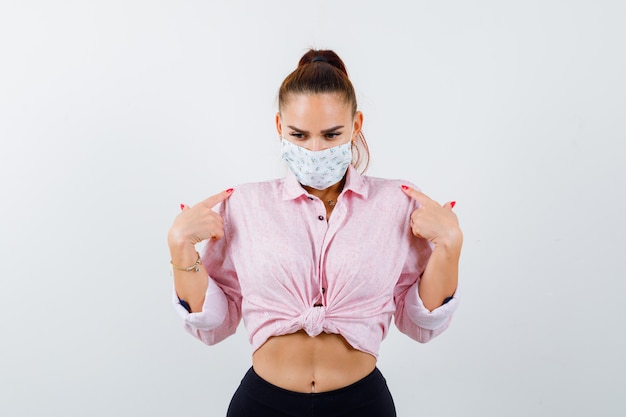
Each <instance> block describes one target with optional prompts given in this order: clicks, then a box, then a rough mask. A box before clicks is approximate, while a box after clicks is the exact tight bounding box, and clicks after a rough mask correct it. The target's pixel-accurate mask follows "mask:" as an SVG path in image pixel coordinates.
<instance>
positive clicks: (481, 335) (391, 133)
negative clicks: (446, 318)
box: [0, 0, 626, 416]
mask: <svg viewBox="0 0 626 417" xmlns="http://www.w3.org/2000/svg"><path fill="white" fill-rule="evenodd" d="M625 21H626V3H624V2H623V1H618V0H616V1H606V0H605V1H598V0H596V1H565V0H563V1H556V0H541V1H539V0H535V1H524V2H506V1H497V0H492V1H488V0H478V1H471V2H470V1H460V0H455V1H440V2H409V1H407V2H393V1H386V2H376V3H374V2H366V1H362V0H361V1H336V2H331V1H307V2H300V1H247V2H242V1H228V2H226V1H208V0H204V1H173V0H168V1H166V0H163V1H148V0H145V1H126V0H125V1H121V0H114V1H84V2H81V1H56V2H46V1H10V0H1V1H0V140H1V142H0V143H1V145H0V178H1V193H2V194H1V196H2V202H1V205H0V207H1V209H0V210H1V213H0V228H1V229H0V257H1V261H0V296H1V297H2V301H1V303H0V309H1V312H0V325H1V329H0V332H1V333H0V338H1V339H0V340H1V342H0V349H1V352H0V415H3V416H44V415H46V416H48V415H64V416H172V415H180V416H191V415H194V416H222V415H224V413H225V410H226V407H227V404H228V401H229V400H230V396H231V395H232V393H233V391H234V390H235V388H236V386H237V385H238V383H239V380H240V378H241V377H242V375H243V373H244V372H245V370H246V369H247V368H248V367H249V366H250V354H251V351H250V347H249V345H248V343H247V339H246V335H245V329H244V328H243V327H240V329H239V331H238V333H237V334H236V335H235V336H233V337H231V338H229V339H228V340H226V341H224V342H223V343H221V344H219V345H217V346H214V347H206V346H204V345H202V344H201V343H200V342H198V341H196V340H195V339H193V338H192V337H191V336H188V335H187V334H186V333H184V331H183V330H182V328H181V326H180V323H179V321H178V318H177V316H176V315H175V313H174V310H173V308H172V306H171V304H170V296H171V278H170V277H169V274H168V262H169V255H168V250H167V245H166V233H167V230H168V228H169V226H170V224H171V222H172V220H173V217H174V216H175V215H176V214H177V213H178V210H179V204H180V203H181V202H185V203H187V204H193V203H195V202H197V201H199V200H200V199H203V198H205V197H208V196H210V195H212V194H215V193H216V192H218V191H220V190H222V189H224V188H227V187H231V186H236V185H237V184H240V183H242V182H249V181H260V180H265V179H270V178H275V177H279V176H282V175H283V174H284V172H285V171H284V170H285V168H284V166H283V164H282V163H281V161H280V156H279V147H278V138H277V135H276V133H275V131H274V119H273V118H274V114H275V111H276V92H277V90H278V86H279V84H280V82H281V81H282V79H283V78H284V77H285V76H286V75H287V74H288V73H289V72H291V71H292V70H293V69H294V68H295V66H296V64H297V61H298V59H299V58H300V56H301V55H302V54H303V53H304V52H305V51H306V49H307V48H308V47H318V48H331V49H334V50H335V51H336V52H338V53H339V55H340V56H341V57H342V58H343V59H344V60H345V62H346V65H347V67H348V71H349V72H350V75H351V77H352V80H353V83H354V84H355V87H356V89H357V94H358V98H359V106H360V108H361V110H362V111H363V112H364V113H365V132H366V136H367V138H368V140H369V143H370V147H371V152H372V165H371V168H370V170H369V172H368V173H369V174H370V175H373V176H381V177H387V178H403V179H407V180H410V181H413V182H415V183H417V184H418V185H419V186H420V187H421V188H422V189H423V190H424V191H425V192H427V193H428V194H430V195H431V197H433V198H435V199H437V200H439V201H441V202H444V201H447V200H452V199H454V200H456V201H457V202H458V203H457V206H456V208H455V211H456V212H457V214H458V216H459V217H460V219H461V222H462V226H463V229H464V232H465V246H464V251H463V256H462V266H461V267H462V274H461V282H462V284H461V285H462V287H461V291H462V295H463V300H462V304H461V307H460V308H459V310H458V312H457V315H456V317H455V319H454V321H453V323H452V325H451V327H450V328H449V329H448V331H447V332H445V333H444V334H443V335H441V336H440V337H439V338H437V339H435V340H433V341H432V342H430V343H428V344H425V345H420V344H418V343H416V342H413V341H412V340H410V339H409V338H407V337H406V336H404V335H402V334H400V332H398V331H397V329H395V328H392V329H391V332H390V334H389V337H388V338H387V339H386V340H385V341H384V342H383V347H382V351H381V358H380V361H379V365H380V367H381V369H382V370H383V372H384V373H385V375H386V377H387V380H388V383H389V385H390V388H391V390H392V392H393V395H394V397H395V401H396V403H397V408H398V413H399V415H400V416H422V415H423V416H458V415H465V416H479V415H480V416H503V415H506V416H565V415H567V416H592V415H593V416H621V415H625V414H626V406H625V405H624V401H623V399H620V394H621V395H623V393H624V389H625V387H626V361H625V360H624V352H625V351H626V341H625V332H624V329H625V328H626V326H625V324H626V323H625V320H624V318H623V317H624V316H623V314H624V312H623V308H622V305H623V299H624V292H625V289H626V286H625V285H624V278H625V275H626V274H625V273H626V261H625V259H626V257H625V256H624V255H625V252H626V244H625V243H624V235H625V232H626V230H625V229H626V222H625V221H624V217H623V213H624V211H625V210H626V203H625V193H624V180H626V171H625V168H624V163H623V159H624V156H625V155H626V152H625V151H624V150H623V142H624V140H625V139H626V127H625V125H624V120H625V116H626V77H625V76H624V74H626V55H625V53H624V52H625V51H626V25H625V24H624V22H625Z"/></svg>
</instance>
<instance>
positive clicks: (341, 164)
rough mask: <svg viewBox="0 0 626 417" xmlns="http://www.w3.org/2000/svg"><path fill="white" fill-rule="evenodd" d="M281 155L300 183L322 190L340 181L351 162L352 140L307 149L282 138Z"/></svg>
mask: <svg viewBox="0 0 626 417" xmlns="http://www.w3.org/2000/svg"><path fill="white" fill-rule="evenodd" d="M282 156H283V159H284V160H285V162H286V163H287V165H288V166H289V169H291V172H293V173H294V175H295V176H296V178H297V179H298V181H299V182H300V184H302V185H306V186H308V187H313V188H315V189H316V190H324V189H326V188H328V187H330V186H331V185H333V184H336V183H338V182H339V181H341V179H342V178H343V176H344V175H345V174H346V171H347V170H348V166H349V165H350V163H351V162H352V142H351V141H348V142H347V143H344V144H343V145H338V146H334V147H332V148H328V149H324V150H323V151H309V150H308V149H306V148H303V147H302V146H298V145H295V144H293V143H291V142H289V141H288V140H286V139H285V138H282Z"/></svg>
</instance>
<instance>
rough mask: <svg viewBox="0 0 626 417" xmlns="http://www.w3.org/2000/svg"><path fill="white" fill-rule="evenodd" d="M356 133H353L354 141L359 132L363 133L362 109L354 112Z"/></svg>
mask: <svg viewBox="0 0 626 417" xmlns="http://www.w3.org/2000/svg"><path fill="white" fill-rule="evenodd" d="M353 128H354V133H353V135H352V141H353V142H354V141H355V140H356V139H355V138H357V137H358V136H359V133H361V129H362V128H363V113H361V112H360V111H357V112H356V113H355V114H354V125H353Z"/></svg>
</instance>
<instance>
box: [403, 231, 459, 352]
mask: <svg viewBox="0 0 626 417" xmlns="http://www.w3.org/2000/svg"><path fill="white" fill-rule="evenodd" d="M411 238H412V239H413V237H412V236H411ZM431 253H432V246H431V245H430V244H429V243H428V242H427V241H426V240H424V239H413V241H412V244H411V247H410V249H409V251H408V253H407V257H406V261H405V263H404V266H403V269H402V273H401V275H400V279H399V280H398V284H397V285H396V290H395V297H394V298H395V302H396V312H395V315H394V322H395V324H396V327H397V328H398V329H399V330H400V331H401V332H402V333H404V334H406V335H407V336H409V337H410V338H412V339H414V340H417V341H418V342H420V343H426V342H428V341H430V340H432V339H433V338H434V337H436V336H438V335H440V334H441V333H442V332H443V331H444V330H446V329H447V328H448V326H449V325H450V321H451V320H452V316H453V315H454V312H455V311H456V309H457V306H458V303H459V297H458V289H457V291H456V292H455V294H454V295H453V296H452V297H449V298H446V300H443V304H442V305H441V306H439V307H437V308H435V309H433V310H432V311H431V310H428V309H427V308H426V307H425V306H424V303H423V301H422V299H421V298H420V294H419V281H420V277H421V276H422V274H423V273H424V270H425V269H426V265H427V264H428V260H429V259H430V255H431Z"/></svg>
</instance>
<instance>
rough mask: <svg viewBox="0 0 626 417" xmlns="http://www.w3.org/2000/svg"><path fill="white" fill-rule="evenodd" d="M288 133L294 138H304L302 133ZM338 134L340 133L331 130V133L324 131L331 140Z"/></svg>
mask: <svg viewBox="0 0 626 417" xmlns="http://www.w3.org/2000/svg"><path fill="white" fill-rule="evenodd" d="M289 135H290V136H292V137H294V138H296V139H299V140H303V139H304V133H298V132H292V133H290V134H289ZM339 135H341V133H338V132H332V133H326V134H325V135H324V136H325V137H326V139H328V140H333V139H335V138H336V137H337V136H339Z"/></svg>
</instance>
